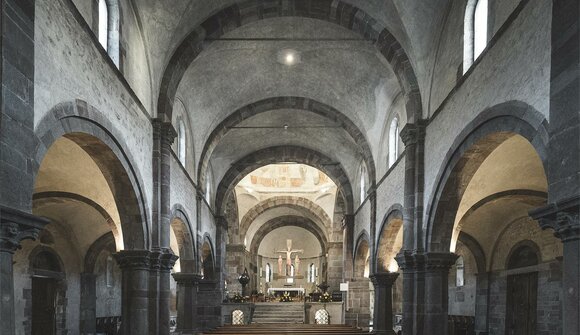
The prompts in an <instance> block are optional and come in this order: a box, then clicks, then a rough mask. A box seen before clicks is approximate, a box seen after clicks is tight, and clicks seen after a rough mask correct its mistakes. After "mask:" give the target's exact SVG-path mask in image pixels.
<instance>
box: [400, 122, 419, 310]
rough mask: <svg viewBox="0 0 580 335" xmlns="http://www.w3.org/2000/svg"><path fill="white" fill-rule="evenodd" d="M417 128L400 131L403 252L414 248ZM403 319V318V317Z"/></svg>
mask: <svg viewBox="0 0 580 335" xmlns="http://www.w3.org/2000/svg"><path fill="white" fill-rule="evenodd" d="M417 133H418V129H417V126H416V125H414V124H411V123H409V124H407V125H406V126H405V127H404V128H403V129H402V130H401V139H402V140H403V143H404V144H405V187H404V197H405V198H404V201H403V250H414V249H416V248H415V162H416V157H415V151H416V148H417ZM403 317H404V316H403Z"/></svg>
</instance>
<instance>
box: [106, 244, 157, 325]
mask: <svg viewBox="0 0 580 335" xmlns="http://www.w3.org/2000/svg"><path fill="white" fill-rule="evenodd" d="M150 254H151V252H150V251H148V250H122V251H119V252H118V253H116V254H114V257H115V260H116V261H117V263H118V264H119V267H120V268H121V271H122V276H123V283H122V290H123V291H122V303H121V304H122V312H121V318H122V330H123V334H124V335H143V334H148V333H149V297H148V295H149V269H150V266H151V264H150Z"/></svg>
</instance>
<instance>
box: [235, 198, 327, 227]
mask: <svg viewBox="0 0 580 335" xmlns="http://www.w3.org/2000/svg"><path fill="white" fill-rule="evenodd" d="M283 206H287V207H295V208H304V209H306V210H308V211H309V212H310V213H312V214H314V216H315V217H317V218H318V219H320V221H321V223H323V224H324V225H325V226H326V225H329V224H330V223H331V222H332V221H331V219H330V217H329V216H328V214H326V212H325V211H324V209H322V208H321V207H320V206H318V205H317V204H315V203H314V202H312V201H310V200H308V199H306V198H302V197H295V196H278V197H272V198H268V199H266V200H264V201H261V202H260V203H258V204H256V205H255V206H254V207H252V208H251V209H250V210H249V211H248V212H247V213H246V214H245V215H244V216H243V217H242V220H241V222H240V235H242V236H243V235H244V234H245V233H246V232H247V231H248V228H250V225H251V224H252V222H254V220H255V219H256V218H257V217H258V216H260V215H261V214H263V213H264V212H266V211H267V210H269V209H273V208H277V207H283Z"/></svg>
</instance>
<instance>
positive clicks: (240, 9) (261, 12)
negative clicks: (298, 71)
mask: <svg viewBox="0 0 580 335" xmlns="http://www.w3.org/2000/svg"><path fill="white" fill-rule="evenodd" d="M265 6H266V5H265V4H264V3H263V2H262V1H259V0H245V1H238V2H237V3H234V4H232V5H230V6H228V7H224V8H222V9H220V10H218V11H217V12H215V13H214V14H213V15H211V16H210V17H208V18H207V19H206V20H205V21H203V22H202V23H201V24H200V25H199V26H197V27H196V28H195V29H193V30H192V32H191V33H189V35H187V36H186V37H185V38H184V39H183V41H182V42H181V44H180V45H179V46H177V47H176V49H175V51H174V52H173V54H172V56H171V58H170V60H169V62H168V64H167V67H166V68H165V71H164V73H163V76H162V79H161V87H160V92H159V100H158V103H157V112H158V115H159V117H161V118H163V117H164V116H165V117H166V118H167V119H168V120H171V113H172V106H173V101H174V99H175V94H176V92H177V88H178V87H179V83H180V82H181V79H182V78H183V75H184V73H185V71H186V70H187V68H188V67H189V65H190V64H191V63H192V62H193V61H194V60H195V59H196V58H197V57H198V56H199V54H201V52H202V51H203V50H204V49H205V48H207V47H208V46H209V45H210V44H211V42H212V40H215V39H217V38H220V37H221V36H223V35H224V34H225V33H227V32H229V31H232V30H234V29H236V28H238V27H240V26H242V25H245V24H248V23H251V22H255V21H258V20H263V19H266V18H273V17H284V16H294V17H304V18H312V19H318V20H322V21H326V22H329V23H333V24H337V25H339V26H342V27H344V28H347V29H350V30H352V31H353V32H355V33H358V34H360V35H361V36H362V37H363V38H365V39H370V40H373V42H374V45H375V47H376V48H377V51H378V52H379V53H380V54H381V55H382V56H383V57H384V58H385V60H386V61H387V62H388V63H389V64H391V66H392V67H393V70H394V73H395V75H396V77H397V79H398V81H399V85H400V86H401V89H402V91H403V92H404V95H405V98H406V106H407V113H408V114H409V116H408V117H407V120H408V121H409V122H411V123H414V122H415V121H417V120H418V119H420V118H421V116H422V103H421V95H420V91H419V85H418V81H417V77H416V75H415V71H414V69H413V67H412V65H411V61H410V60H409V57H408V56H407V53H406V52H405V50H404V49H403V47H402V46H401V44H400V43H399V41H397V39H396V38H395V37H394V36H393V35H392V34H391V33H390V32H389V30H388V29H387V28H386V27H384V26H383V25H382V24H381V23H380V22H379V21H378V20H376V19H375V18H373V17H372V16H371V15H369V14H368V13H366V12H364V11H363V10H362V9H360V8H357V7H356V6H354V5H352V4H347V3H344V2H342V1H340V0H324V1H316V4H313V2H312V1H310V0H288V1H274V2H268V4H267V8H265ZM266 11H267V15H265V12H266Z"/></svg>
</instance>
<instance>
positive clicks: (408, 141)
mask: <svg viewBox="0 0 580 335" xmlns="http://www.w3.org/2000/svg"><path fill="white" fill-rule="evenodd" d="M399 136H401V140H403V143H404V144H405V146H408V145H412V144H417V142H418V141H419V139H421V138H422V137H424V136H425V124H424V122H422V121H418V122H417V123H407V124H406V125H405V126H404V127H403V129H401V132H400V133H399Z"/></svg>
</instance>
